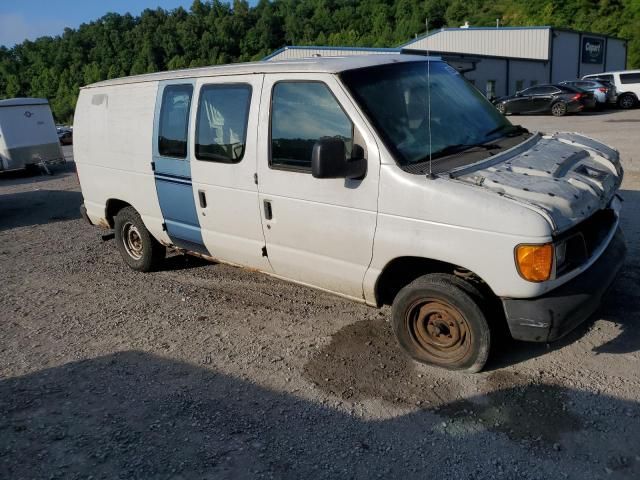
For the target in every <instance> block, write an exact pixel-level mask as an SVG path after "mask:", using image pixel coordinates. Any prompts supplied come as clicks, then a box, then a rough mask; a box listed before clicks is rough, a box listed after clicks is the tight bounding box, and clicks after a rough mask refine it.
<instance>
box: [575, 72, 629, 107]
mask: <svg viewBox="0 0 640 480" xmlns="http://www.w3.org/2000/svg"><path fill="white" fill-rule="evenodd" d="M582 78H583V79H592V80H593V79H601V80H606V81H608V82H611V83H613V84H614V85H615V86H616V90H617V95H618V106H619V107H620V108H632V107H634V106H636V105H638V102H639V101H640V70H623V71H620V72H604V73H594V74H591V75H585V76H584V77H582Z"/></svg>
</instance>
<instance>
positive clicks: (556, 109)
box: [551, 102, 567, 117]
mask: <svg viewBox="0 0 640 480" xmlns="http://www.w3.org/2000/svg"><path fill="white" fill-rule="evenodd" d="M551 113H552V114H553V116H554V117H563V116H565V115H566V114H567V104H566V103H564V102H558V103H554V104H553V106H552V107H551Z"/></svg>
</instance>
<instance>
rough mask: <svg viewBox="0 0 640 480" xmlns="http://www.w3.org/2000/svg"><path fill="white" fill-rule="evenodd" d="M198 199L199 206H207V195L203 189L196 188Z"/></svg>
mask: <svg viewBox="0 0 640 480" xmlns="http://www.w3.org/2000/svg"><path fill="white" fill-rule="evenodd" d="M198 199H199V200H200V207H202V208H207V196H206V195H205V193H204V190H198Z"/></svg>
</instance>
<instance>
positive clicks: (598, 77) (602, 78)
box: [590, 75, 613, 82]
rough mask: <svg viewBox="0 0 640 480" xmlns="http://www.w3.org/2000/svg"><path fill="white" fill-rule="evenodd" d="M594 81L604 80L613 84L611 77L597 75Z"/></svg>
mask: <svg viewBox="0 0 640 480" xmlns="http://www.w3.org/2000/svg"><path fill="white" fill-rule="evenodd" d="M590 78H591V77H590ZM595 80H606V81H607V82H613V75H598V76H597V77H596V78H595Z"/></svg>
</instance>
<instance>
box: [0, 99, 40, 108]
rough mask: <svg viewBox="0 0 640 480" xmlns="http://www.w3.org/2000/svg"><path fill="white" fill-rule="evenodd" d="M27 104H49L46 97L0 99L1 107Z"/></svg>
mask: <svg viewBox="0 0 640 480" xmlns="http://www.w3.org/2000/svg"><path fill="white" fill-rule="evenodd" d="M26 105H49V101H48V100H47V99H46V98H8V99H6V100H0V107H21V106H26Z"/></svg>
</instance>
